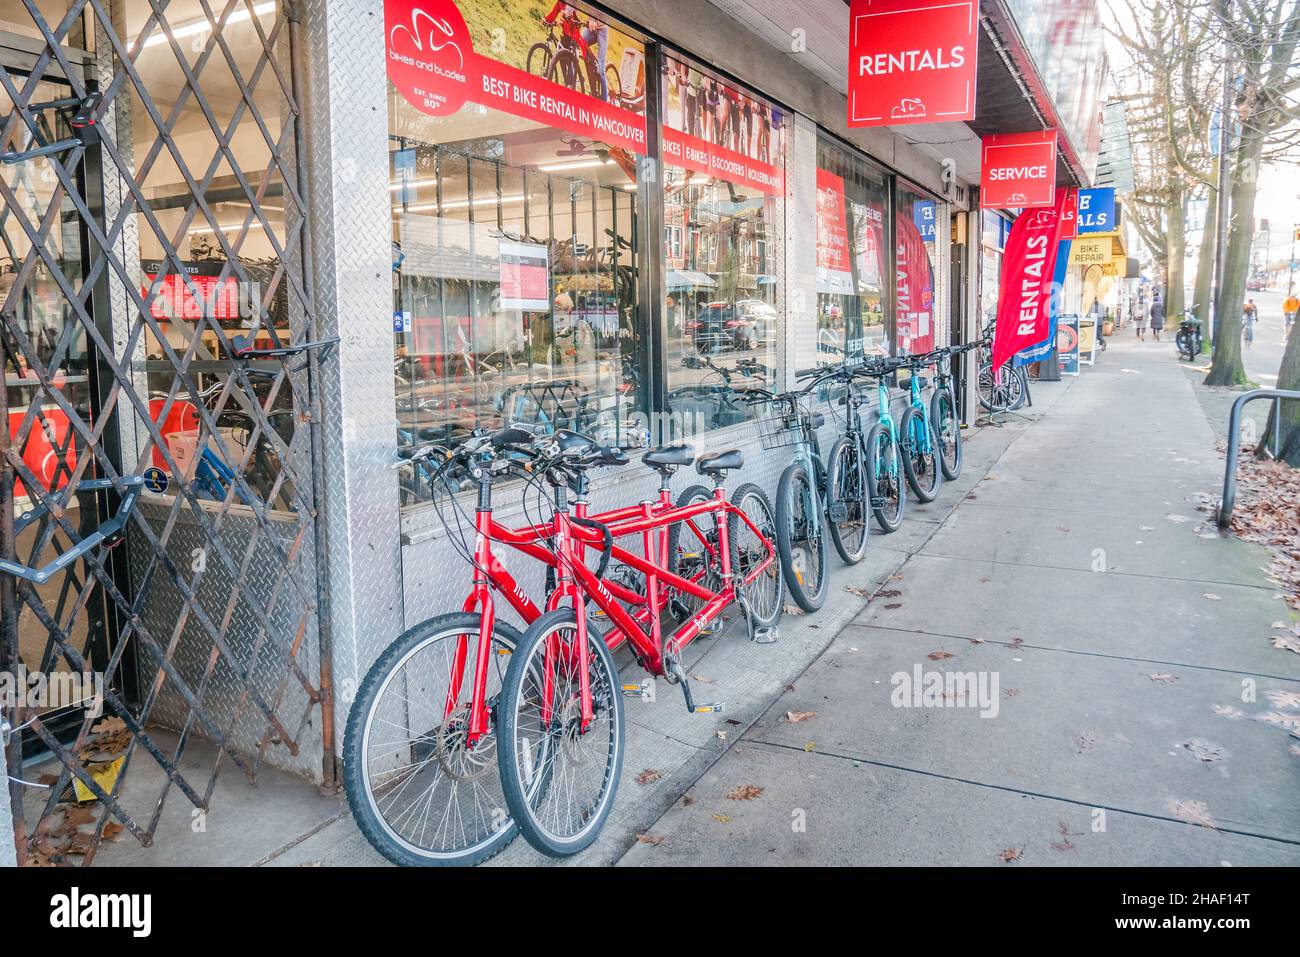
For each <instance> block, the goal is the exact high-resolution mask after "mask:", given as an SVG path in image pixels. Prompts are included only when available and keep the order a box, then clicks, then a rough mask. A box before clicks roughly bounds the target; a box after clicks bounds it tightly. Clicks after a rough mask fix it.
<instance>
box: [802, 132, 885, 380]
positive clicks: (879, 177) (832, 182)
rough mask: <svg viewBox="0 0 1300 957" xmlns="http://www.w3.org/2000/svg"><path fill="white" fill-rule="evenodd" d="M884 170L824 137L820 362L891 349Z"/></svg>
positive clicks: (820, 147) (820, 150)
mask: <svg viewBox="0 0 1300 957" xmlns="http://www.w3.org/2000/svg"><path fill="white" fill-rule="evenodd" d="M888 203H889V192H888V186H887V179H886V177H885V174H884V173H883V172H882V171H880V170H878V169H876V168H875V167H874V166H871V165H870V164H868V163H867V162H866V161H864V160H862V159H860V158H859V157H857V156H855V155H854V154H851V153H850V152H849V151H848V150H845V149H843V148H841V147H839V146H837V145H835V144H834V143H831V142H830V141H828V140H825V139H821V140H819V141H818V143H817V354H816V361H817V363H819V364H825V363H833V362H840V361H843V360H846V359H847V360H849V361H852V360H854V359H857V358H861V357H862V356H864V355H868V354H871V355H887V354H888V353H889V351H890V350H889V338H888V334H887V329H886V319H885V309H886V303H887V302H888V298H887V296H886V292H887V288H886V285H885V283H886V277H887V276H888V275H889V268H888V262H889V260H888V251H889V245H888V237H887V235H886V231H885V224H886V222H887V217H886V215H885V210H886V209H887V207H888Z"/></svg>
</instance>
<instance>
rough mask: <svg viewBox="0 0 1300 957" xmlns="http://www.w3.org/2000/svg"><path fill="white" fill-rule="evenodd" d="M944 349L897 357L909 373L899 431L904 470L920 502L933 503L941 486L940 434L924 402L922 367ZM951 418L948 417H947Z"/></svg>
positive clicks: (933, 361) (940, 356) (932, 362)
mask: <svg viewBox="0 0 1300 957" xmlns="http://www.w3.org/2000/svg"><path fill="white" fill-rule="evenodd" d="M946 355H947V352H946V351H945V350H937V351H935V352H929V353H926V354H924V355H916V356H904V357H902V359H901V360H900V361H901V362H902V363H903V366H902V367H903V368H906V369H907V370H908V372H909V373H910V375H909V382H908V406H907V408H906V409H905V410H903V416H902V421H901V422H900V423H899V433H900V435H901V437H902V443H903V473H904V474H905V475H906V476H907V484H908V485H909V486H911V489H912V492H913V494H915V495H916V497H917V498H918V499H920V500H921V501H922V502H933V501H934V500H935V499H936V498H937V497H938V495H939V486H941V485H943V478H944V476H943V459H942V456H940V454H939V451H938V450H939V448H940V443H939V435H938V432H937V430H936V428H935V423H934V421H933V420H932V419H931V417H930V405H929V403H927V402H926V401H925V396H924V394H923V391H922V390H923V389H924V388H925V378H924V377H923V376H922V375H921V370H922V369H925V368H927V367H929V366H932V365H935V364H936V363H938V362H940V361H941V360H942V359H943V358H944V357H945V356H946ZM950 421H951V420H950Z"/></svg>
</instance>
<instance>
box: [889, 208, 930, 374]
mask: <svg viewBox="0 0 1300 957" xmlns="http://www.w3.org/2000/svg"><path fill="white" fill-rule="evenodd" d="M894 202H895V206H894V209H895V215H894V231H895V240H894V242H895V246H894V249H895V260H894V263H895V269H896V273H895V281H896V284H897V285H896V288H897V291H896V293H895V298H894V308H895V310H896V315H897V322H896V323H895V330H894V345H895V348H896V350H897V354H898V355H907V354H911V355H916V354H919V353H923V352H929V351H930V350H932V349H933V348H934V347H935V345H936V344H937V343H936V339H935V331H936V330H935V326H936V321H935V299H934V297H935V289H936V286H935V271H934V261H935V254H936V243H937V242H938V217H939V204H938V203H937V202H936V201H935V200H934V199H933V198H932V197H930V196H929V195H927V194H924V193H920V192H917V191H916V190H913V189H909V188H908V187H907V186H904V185H902V184H901V183H900V184H899V185H898V187H897V190H896V192H895V201H894Z"/></svg>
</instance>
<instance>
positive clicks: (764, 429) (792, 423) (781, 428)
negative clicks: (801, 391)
mask: <svg viewBox="0 0 1300 957" xmlns="http://www.w3.org/2000/svg"><path fill="white" fill-rule="evenodd" d="M754 428H755V431H757V432H758V441H759V442H760V443H761V444H762V446H763V448H764V449H766V450H767V451H769V452H770V451H772V450H773V449H788V448H794V447H795V446H799V445H803V444H804V443H805V442H806V441H807V437H808V431H809V428H810V416H809V413H808V411H807V410H806V409H804V408H802V407H799V408H797V409H791V408H790V407H789V406H787V405H784V404H781V405H778V406H775V407H774V408H773V409H772V410H771V411H770V412H768V413H767V414H766V415H762V416H759V418H757V419H755V420H754Z"/></svg>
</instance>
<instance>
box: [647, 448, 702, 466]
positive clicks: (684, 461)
mask: <svg viewBox="0 0 1300 957" xmlns="http://www.w3.org/2000/svg"><path fill="white" fill-rule="evenodd" d="M641 461H642V462H644V463H645V464H646V465H648V466H650V467H651V468H652V469H663V468H676V467H677V466H679V465H690V464H691V463H692V462H693V461H695V450H694V449H692V448H691V447H690V446H689V445H660V446H658V447H656V448H653V449H647V450H646V453H645V454H644V455H642V456H641Z"/></svg>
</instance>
